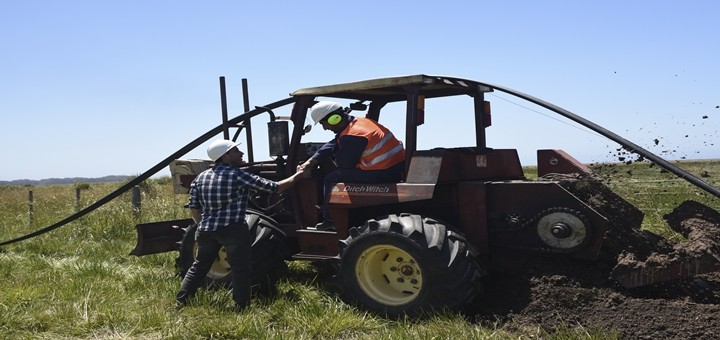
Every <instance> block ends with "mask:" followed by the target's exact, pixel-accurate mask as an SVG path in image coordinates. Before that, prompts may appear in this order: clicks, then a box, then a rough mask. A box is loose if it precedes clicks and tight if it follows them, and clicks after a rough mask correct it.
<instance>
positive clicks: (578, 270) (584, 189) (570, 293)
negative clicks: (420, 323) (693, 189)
mask: <svg viewBox="0 0 720 340" xmlns="http://www.w3.org/2000/svg"><path fill="white" fill-rule="evenodd" d="M551 180H556V181H559V182H560V183H561V185H562V186H563V187H565V188H567V189H568V190H570V191H572V192H573V193H574V194H576V195H578V196H579V197H581V198H582V199H583V200H584V201H585V202H590V204H591V205H592V206H593V208H594V209H596V210H598V211H601V212H603V214H605V215H606V216H611V218H609V220H610V221H611V225H612V226H611V229H610V230H609V231H608V232H607V235H606V238H605V242H604V244H603V248H602V251H601V253H600V255H599V258H598V259H597V261H592V262H588V261H582V260H575V259H570V258H567V257H563V256H558V255H552V254H547V255H536V256H533V257H532V259H531V261H530V262H529V263H528V264H527V265H526V267H525V270H522V271H520V272H519V273H517V274H515V275H510V274H503V273H491V275H490V276H489V277H488V278H487V280H486V282H485V294H484V297H483V298H482V299H481V301H479V303H478V304H477V307H476V309H475V310H474V311H472V312H473V315H474V317H475V318H476V320H477V322H478V323H480V324H483V325H486V326H491V327H492V326H498V325H502V326H503V327H506V328H508V329H514V330H517V331H520V332H531V333H534V332H537V329H536V327H537V326H538V325H539V326H540V327H542V328H543V329H545V330H546V331H548V332H552V331H554V330H557V329H566V328H573V329H581V330H585V331H587V332H590V333H591V334H593V333H594V332H602V333H605V334H608V335H617V336H618V337H619V338H623V339H677V338H686V339H690V338H692V339H715V338H717V336H718V334H720V273H719V272H710V273H706V274H702V275H698V276H695V277H691V278H690V277H689V278H685V279H680V280H674V281H667V282H660V283H655V284H653V285H650V286H644V287H638V288H625V287H624V286H623V285H622V284H621V283H620V282H619V281H618V280H617V278H616V277H617V275H619V273H623V271H624V272H625V273H627V272H632V271H633V270H635V269H637V268H662V267H663V266H665V267H673V266H677V265H679V264H682V263H683V262H682V260H684V259H688V258H689V259H696V260H697V259H706V260H707V261H708V262H712V263H718V262H717V261H718V258H716V257H717V255H718V254H720V214H719V213H718V212H717V211H714V210H712V209H710V208H708V207H706V206H704V205H702V204H700V203H697V202H693V201H688V202H685V203H683V204H681V205H680V206H679V207H678V208H676V209H675V210H674V211H673V212H672V213H670V214H668V215H667V216H665V219H666V221H667V222H668V224H669V225H670V226H671V227H672V228H673V229H674V230H676V231H678V232H679V233H681V234H682V235H684V236H685V237H687V239H688V241H687V242H683V243H678V244H675V243H673V242H671V241H669V240H667V239H665V238H662V237H660V236H658V235H655V234H653V233H650V232H647V231H642V230H639V225H640V222H641V221H642V215H640V216H639V217H638V215H637V214H638V212H637V209H635V208H634V207H632V206H631V205H629V204H628V203H627V202H625V201H624V200H623V199H622V198H620V197H617V196H616V195H614V194H608V193H607V192H606V191H607V188H605V186H604V185H602V183H600V182H599V181H598V180H597V179H594V178H569V177H567V176H564V177H563V178H553V179H551ZM640 214H641V213H640ZM683 268H684V267H683ZM713 268H714V267H713ZM718 269H720V268H718ZM613 274H614V275H613Z"/></svg>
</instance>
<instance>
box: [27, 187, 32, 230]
mask: <svg viewBox="0 0 720 340" xmlns="http://www.w3.org/2000/svg"><path fill="white" fill-rule="evenodd" d="M28 218H29V220H30V225H32V224H33V191H32V190H28Z"/></svg>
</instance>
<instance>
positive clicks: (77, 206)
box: [75, 188, 80, 212]
mask: <svg viewBox="0 0 720 340" xmlns="http://www.w3.org/2000/svg"><path fill="white" fill-rule="evenodd" d="M75 211H76V212H77V211H80V188H75Z"/></svg>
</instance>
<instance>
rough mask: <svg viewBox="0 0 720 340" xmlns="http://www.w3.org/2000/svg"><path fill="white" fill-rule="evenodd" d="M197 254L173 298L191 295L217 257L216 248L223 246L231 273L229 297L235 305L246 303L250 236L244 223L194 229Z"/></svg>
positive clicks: (249, 264) (250, 250)
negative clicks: (211, 228)
mask: <svg viewBox="0 0 720 340" xmlns="http://www.w3.org/2000/svg"><path fill="white" fill-rule="evenodd" d="M195 241H196V242H197V255H196V256H195V262H193V264H192V266H191V267H190V269H188V271H187V274H185V278H184V279H183V282H182V285H181V286H180V291H179V292H178V294H177V297H176V300H177V301H178V303H180V304H184V303H185V302H187V300H188V299H189V298H191V297H192V296H193V295H195V291H196V290H197V289H198V288H199V287H200V286H201V285H202V283H203V280H204V279H205V276H206V275H207V273H208V272H209V271H210V268H211V267H212V264H213V262H215V259H217V257H218V251H220V248H221V247H225V251H226V252H227V261H228V263H229V264H230V270H231V273H230V275H232V297H233V300H234V301H235V303H236V304H237V306H238V308H244V307H246V306H247V305H249V304H250V284H251V279H252V278H251V275H252V273H251V265H252V262H251V255H252V248H251V246H252V240H251V237H250V230H249V227H248V225H247V224H246V223H245V222H244V221H243V222H242V223H236V224H231V225H228V226H226V227H224V228H221V229H219V230H217V231H199V230H198V231H196V233H195Z"/></svg>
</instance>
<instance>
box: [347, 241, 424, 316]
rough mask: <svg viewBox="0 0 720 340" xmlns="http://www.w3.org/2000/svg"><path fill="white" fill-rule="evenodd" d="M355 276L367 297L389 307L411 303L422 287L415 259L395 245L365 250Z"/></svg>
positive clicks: (418, 267)
mask: <svg viewBox="0 0 720 340" xmlns="http://www.w3.org/2000/svg"><path fill="white" fill-rule="evenodd" d="M355 277H356V278H357V282H358V284H359V285H360V288H361V289H362V290H363V292H365V294H367V295H368V296H369V297H370V298H372V299H373V300H375V301H377V302H379V303H382V304H384V305H387V306H399V305H404V304H407V303H410V302H412V301H413V300H415V299H416V298H417V296H418V294H419V293H420V290H421V289H422V284H423V277H422V271H421V269H420V266H419V265H418V263H417V262H416V261H415V259H414V258H413V257H412V256H411V255H410V254H408V253H407V252H406V251H404V250H402V249H400V248H398V247H395V246H392V245H376V246H372V247H370V248H368V249H366V250H365V251H363V252H362V254H360V257H359V258H358V261H357V263H356V264H355Z"/></svg>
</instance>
